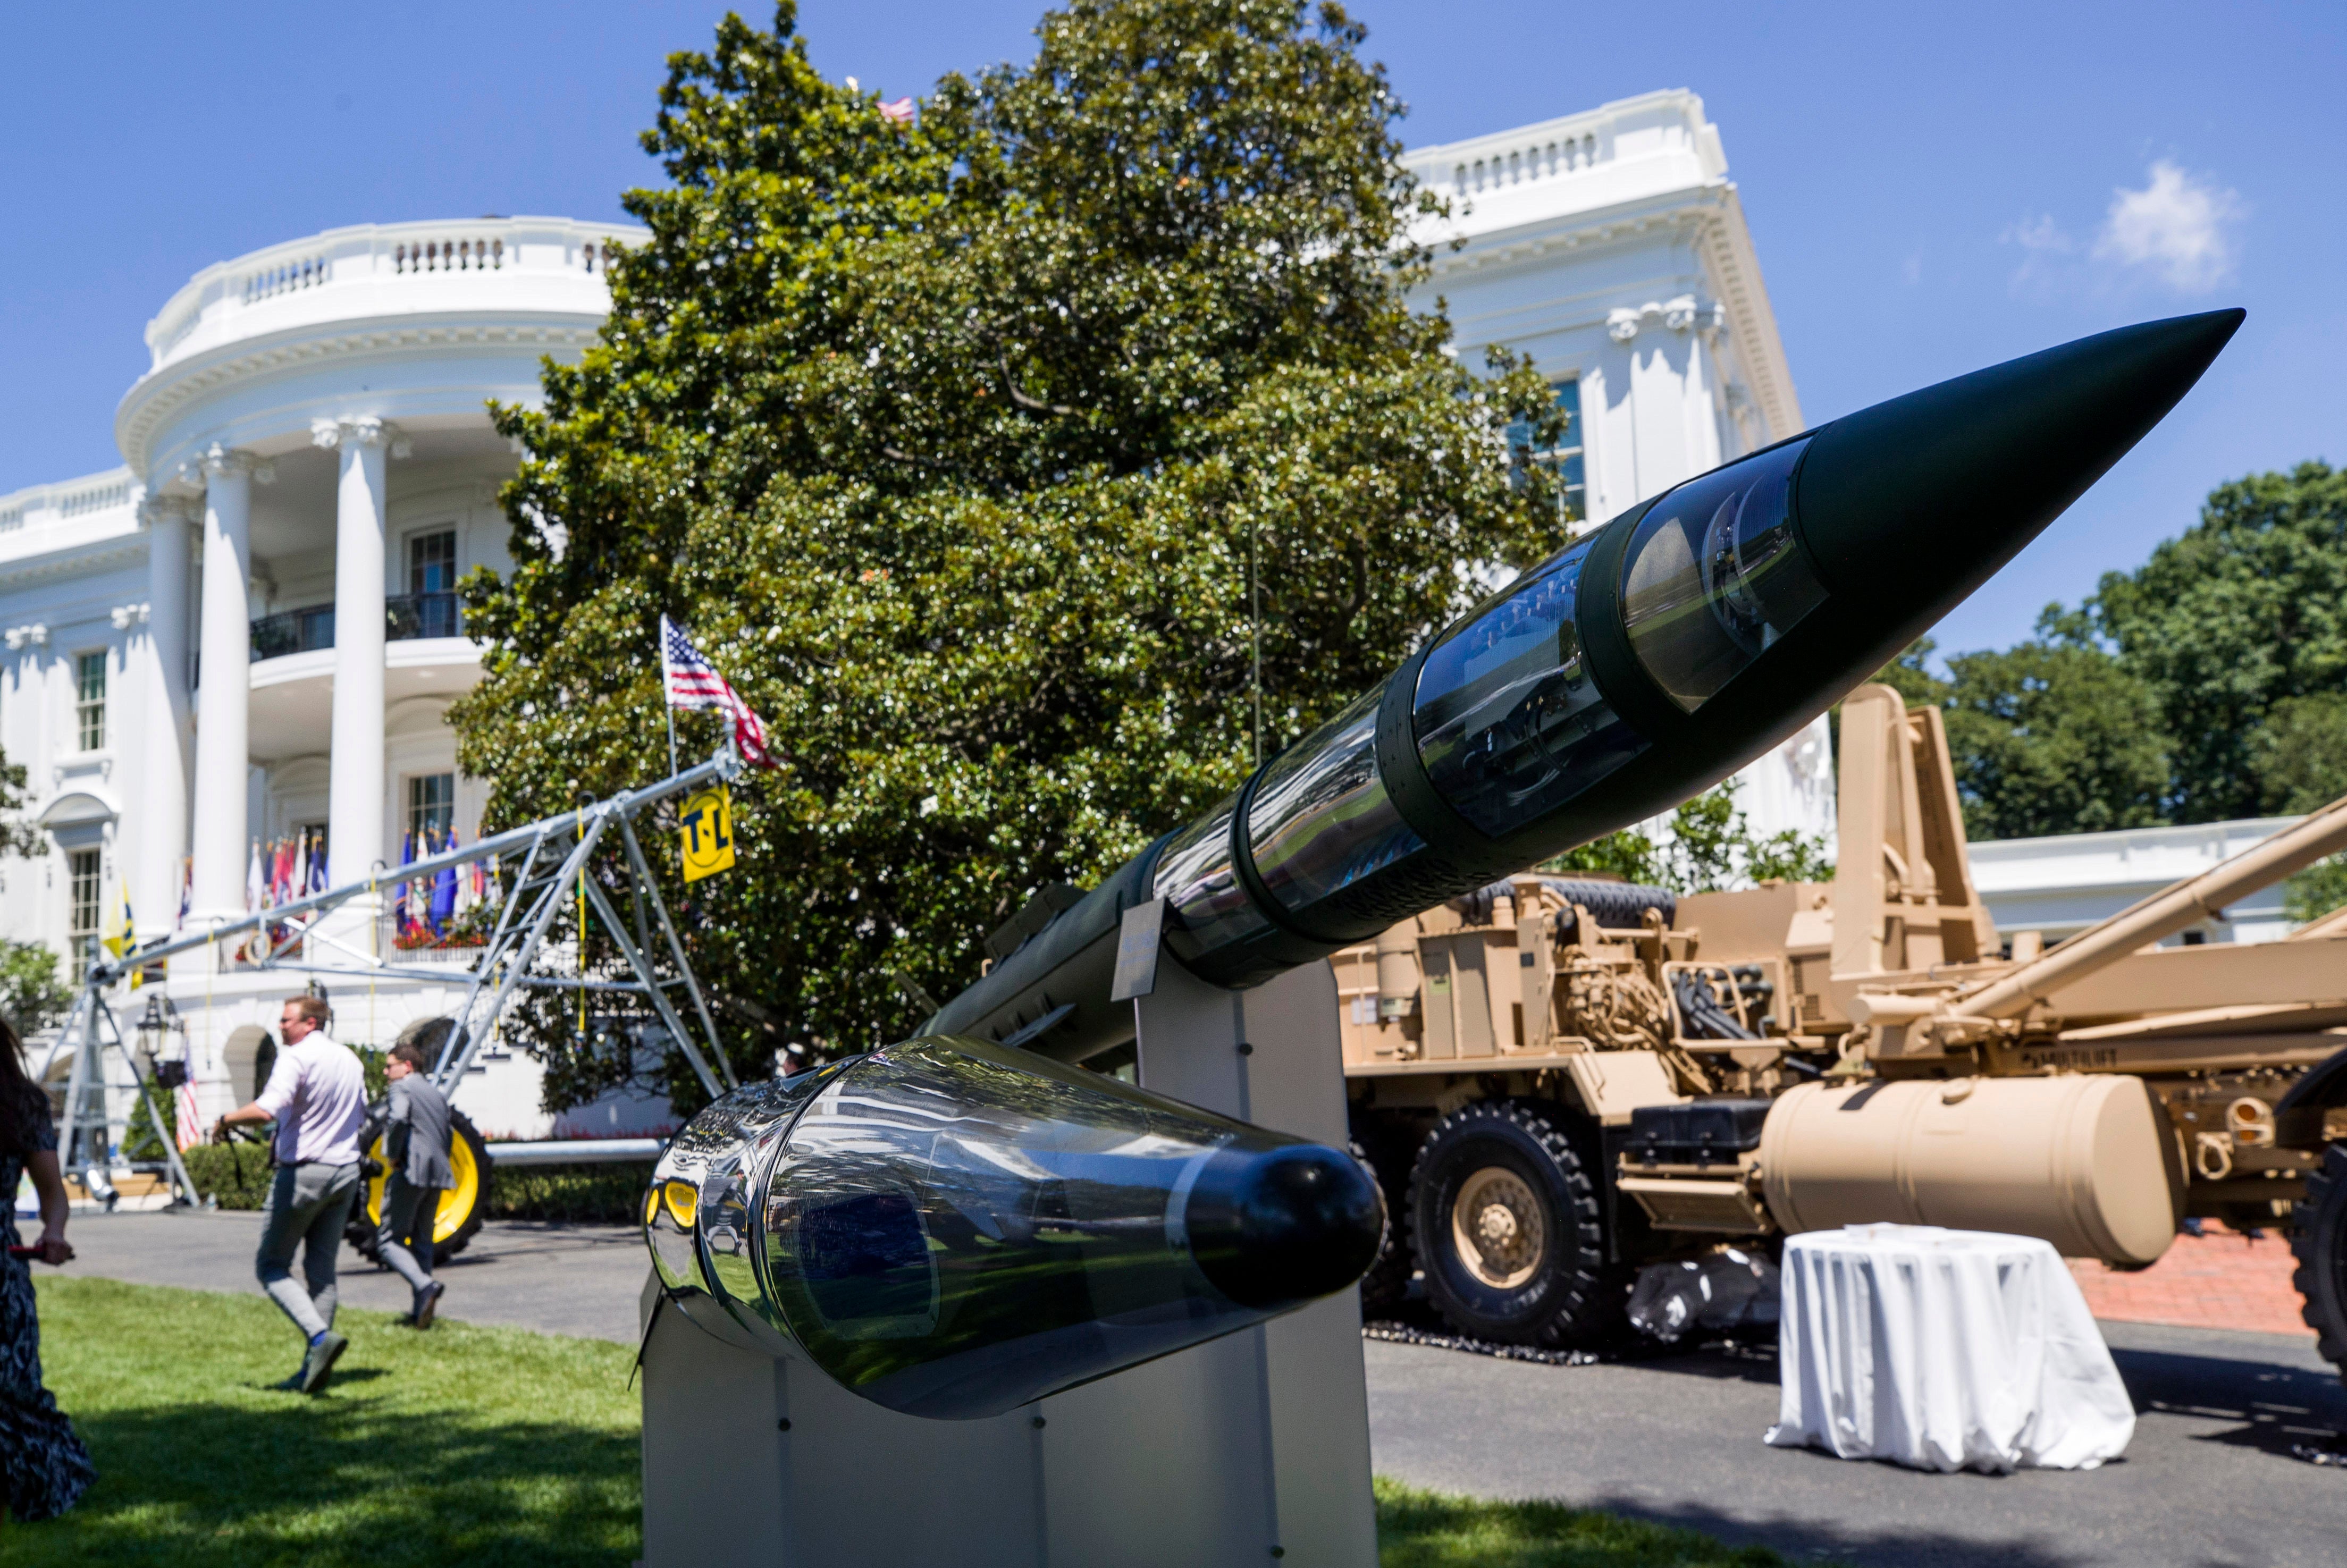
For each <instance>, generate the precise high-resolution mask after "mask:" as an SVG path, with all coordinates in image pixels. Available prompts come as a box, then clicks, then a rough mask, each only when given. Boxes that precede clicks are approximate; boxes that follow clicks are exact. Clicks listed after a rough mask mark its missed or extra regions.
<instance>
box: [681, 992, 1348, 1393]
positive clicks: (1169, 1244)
mask: <svg viewBox="0 0 2347 1568" xmlns="http://www.w3.org/2000/svg"><path fill="white" fill-rule="evenodd" d="M1383 1224H1384V1211H1383V1205H1382V1200H1381V1199H1380V1197H1379V1195H1378V1189H1377V1185H1376V1183H1375V1182H1374V1181H1372V1180H1371V1179H1370V1177H1369V1175H1368V1173H1367V1172H1366V1171H1364V1170H1363V1169H1362V1167H1361V1166H1360V1165H1359V1164H1358V1163H1357V1162H1355V1161H1354V1160H1353V1159H1352V1158H1351V1156H1350V1155H1348V1154H1347V1153H1343V1152H1342V1151H1339V1150H1335V1149H1329V1148H1326V1147H1323V1146H1321V1145H1319V1144H1315V1143H1305V1142H1303V1141H1301V1140H1298V1139H1295V1138H1290V1137H1287V1136H1286V1135H1284V1134H1281V1133H1276V1132H1266V1131H1265V1130H1264V1129H1262V1128H1258V1127H1252V1126H1249V1125H1247V1124H1245V1123H1244V1122H1233V1121H1230V1120H1227V1119H1225V1118H1223V1117H1219V1116H1215V1115H1214V1114H1213V1113H1211V1112H1205V1111H1201V1110H1198V1109H1197V1108H1195V1107H1194V1106H1188V1105H1184V1104H1182V1103H1180V1102H1176V1101H1173V1100H1168V1099H1166V1098H1164V1097H1163V1096H1162V1095H1156V1094H1152V1093H1149V1092H1148V1091H1144V1090H1140V1089H1136V1088H1133V1087H1132V1086H1131V1085H1129V1084H1125V1083H1122V1082H1120V1081H1116V1080H1114V1079H1112V1078H1107V1077H1103V1076H1102V1075H1100V1074H1097V1073H1093V1072H1091V1071H1085V1070H1083V1069H1081V1068H1072V1067H1068V1066H1065V1065H1063V1064H1061V1063H1059V1062H1055V1061H1049V1060H1046V1059H1043V1058H1040V1057H1036V1056H1033V1055H1031V1054H1030V1053H1029V1052H1025V1051H1020V1050H1008V1049H1005V1048H1003V1047H1000V1046H996V1045H993V1044H991V1043H989V1042H983V1041H977V1040H955V1039H944V1038H929V1039H922V1040H912V1041H909V1042H907V1043H906V1044H903V1045H896V1046H890V1047H888V1048H887V1049H885V1050H878V1051H876V1052H874V1053H872V1054H871V1055H869V1056H866V1057H860V1058H857V1059H856V1060H854V1061H849V1062H846V1063H842V1064H839V1065H836V1066H834V1067H830V1068H825V1069H824V1070H822V1071H817V1072H809V1073H805V1074H802V1075H800V1076H799V1077H797V1078H794V1079H789V1080H785V1081H782V1082H780V1083H766V1084H756V1085H752V1086H750V1087H748V1088H744V1089H743V1090H740V1091H736V1092H735V1093H733V1094H730V1095H728V1096H726V1097H725V1098H724V1099H723V1100H722V1101H720V1102H717V1103H716V1104H714V1105H712V1106H711V1107H710V1108H709V1109H708V1110H707V1111H704V1112H702V1114H701V1115H699V1116H697V1117H695V1118H694V1119H693V1121H692V1122H691V1123H690V1124H689V1125H688V1126H687V1127H686V1128H685V1130H684V1131H683V1132H681V1133H679V1134H678V1136H677V1138H676V1140H675V1141H674V1143H671V1146H670V1148H669V1151H668V1153H666V1154H665V1155H663V1156H662V1158H661V1162H660V1163H659V1165H658V1166H657V1167H656V1168H655V1171H654V1173H653V1179H652V1186H651V1192H650V1193H649V1194H648V1195H647V1198H646V1204H645V1235H646V1240H647V1241H648V1243H649V1244H650V1245H651V1251H652V1256H653V1261H654V1266H655V1267H656V1268H657V1270H658V1271H659V1274H660V1276H661V1283H662V1285H663V1286H665V1287H666V1289H667V1291H668V1294H669V1296H670V1297H671V1300H673V1301H675V1302H676V1303H677V1305H678V1306H679V1307H682V1309H683V1310H684V1311H685V1313H686V1314H687V1316H689V1317H692V1318H693V1319H694V1320H695V1321H696V1322H699V1323H701V1324H702V1326H703V1327H708V1328H710V1329H712V1331H714V1332H717V1333H719V1334H720V1335H721V1336H723V1337H727V1338H731V1339H733V1340H735V1341H737V1342H743V1343H747V1344H751V1345H754V1346H757V1347H759V1348H764V1349H767V1350H769V1351H771V1352H774V1353H776V1354H782V1355H791V1356H796V1357H801V1358H805V1359H807V1360H810V1361H812V1362H814V1363H815V1365H816V1366H817V1367H819V1368H822V1369H823V1370H824V1371H825V1373H827V1374H829V1375H830V1376H831V1377H832V1378H835V1380H837V1381H838V1382H839V1383H840V1384H841V1385H842V1386H844V1387H846V1388H847V1389H850V1390H851V1391H853V1392H855V1393H857V1394H860V1395H862V1396H863V1397H865V1398H866V1399H871V1400H873V1401H875V1402H876V1403H878V1404H881V1405H884V1406H886V1407H887V1408H888V1409H894V1410H899V1411H902V1412H905V1413H907V1414H910V1415H919V1416H930V1417H942V1418H949V1419H966V1418H972V1417H979V1416H989V1415H996V1414H999V1413H1000V1412H1002V1411H1004V1410H1008V1409H1012V1408H1014V1407H1016V1406H1018V1405H1020V1404H1024V1403H1026V1402H1028V1401H1029V1400H1031V1399H1039V1398H1040V1397H1041V1396H1043V1395H1045V1394H1049V1393H1053V1392H1056V1391H1058V1390H1060V1389H1066V1388H1070V1387H1072V1386H1074V1385H1076V1384H1078V1383H1083V1382H1088V1381H1090V1380H1091V1379H1092V1378H1100V1377H1104V1376H1106V1375H1108V1374H1109V1373H1112V1372H1116V1371H1121V1370H1122V1369H1123V1368H1127V1367H1133V1366H1137V1365H1139V1364H1140V1363H1142V1362H1143V1361H1147V1360H1150V1359H1152V1358H1155V1357H1159V1356H1163V1355H1166V1354H1168V1353H1169V1352H1172V1351H1175V1350H1180V1349H1183V1348H1186V1347H1188V1346H1191V1345H1195V1344H1199V1343H1201V1342H1203V1341H1204V1340H1207V1339H1211V1338H1214V1337H1217V1336H1219V1335H1223V1334H1227V1333H1230V1332H1232V1331H1233V1330H1235V1329H1238V1328H1244V1327H1247V1326H1249V1325H1250V1324H1254V1323H1259V1322H1261V1321H1263V1320H1264V1319H1265V1318H1266V1317H1272V1316H1274V1315H1275V1314H1276V1313H1279V1312H1282V1311H1285V1310H1286V1309H1288V1308H1290V1307H1298V1306H1301V1305H1303V1304H1304V1303H1305V1302H1307V1301H1309V1300H1312V1299H1314V1298H1316V1297H1317V1296H1327V1295H1330V1294H1332V1293H1334V1292H1336V1291H1339V1290H1343V1289H1345V1288H1347V1287H1348V1286H1351V1285H1352V1284H1353V1283H1354V1282H1355V1281H1356V1280H1357V1279H1358V1278H1359V1277H1360V1275H1361V1273H1362V1271H1363V1270H1364V1269H1366V1268H1367V1267H1368V1266H1369V1264H1370V1262H1371V1261H1372V1260H1373V1259H1374V1258H1375V1256H1376V1255H1377V1249H1378V1239H1379V1236H1380V1234H1381V1230H1382V1226H1383Z"/></svg>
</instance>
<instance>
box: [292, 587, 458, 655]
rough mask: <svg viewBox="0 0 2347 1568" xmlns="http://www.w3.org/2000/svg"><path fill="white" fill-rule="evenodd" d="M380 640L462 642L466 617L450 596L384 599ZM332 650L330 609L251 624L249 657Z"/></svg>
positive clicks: (306, 610) (321, 606) (302, 611)
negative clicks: (459, 639)
mask: <svg viewBox="0 0 2347 1568" xmlns="http://www.w3.org/2000/svg"><path fill="white" fill-rule="evenodd" d="M383 610H384V632H383V634H384V641H388V642H413V641H417V640H418V639H421V638H426V637H461V636H463V635H464V613H463V611H462V610H461V609H460V608H459V607H458V604H457V600H456V595H455V594H454V593H408V594H402V595H401V596H399V597H398V598H397V599H387V600H384V604H383ZM333 645H334V607H333V605H331V604H313V605H308V606H305V607H304V608H302V609H300V610H280V611H279V612H278V613H276V614H275V615H264V616H262V617H261V619H260V620H256V621H254V622H253V623H252V657H253V658H254V659H255V660H256V661H258V660H262V659H282V658H283V657H285V656H286V655H287V654H289V653H313V652H315V651H318V650H319V649H322V648H332V647H333Z"/></svg>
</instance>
